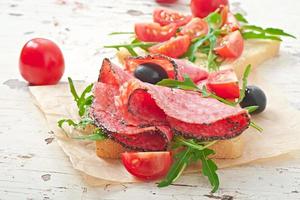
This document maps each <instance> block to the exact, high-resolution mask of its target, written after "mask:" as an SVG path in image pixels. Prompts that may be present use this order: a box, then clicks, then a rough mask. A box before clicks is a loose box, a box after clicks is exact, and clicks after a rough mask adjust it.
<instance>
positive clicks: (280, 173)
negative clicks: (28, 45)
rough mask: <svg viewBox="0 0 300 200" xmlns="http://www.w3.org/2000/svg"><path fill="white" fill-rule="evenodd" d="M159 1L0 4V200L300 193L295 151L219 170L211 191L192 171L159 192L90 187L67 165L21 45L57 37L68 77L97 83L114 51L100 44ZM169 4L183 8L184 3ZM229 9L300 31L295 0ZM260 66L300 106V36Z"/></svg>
mask: <svg viewBox="0 0 300 200" xmlns="http://www.w3.org/2000/svg"><path fill="white" fill-rule="evenodd" d="M156 6H157V4H156V3H155V2H154V0H143V1H142V0H141V1H138V0H115V1H111V0H106V1H104V0H86V1H84V0H81V1H74V0H72V1H71V0H44V1H34V0H1V1H0V27H1V28H0V30H1V31H0V83H1V85H0V94H1V95H0V199H28V200H29V199H44V200H47V199H74V200H75V199H107V200H108V199H136V198H139V199H145V200H146V199H185V200H187V199H222V200H225V199H300V151H299V152H294V153H293V154H291V155H287V156H282V157H280V158H276V159H272V160H269V161H264V162H260V163H256V164H251V165H246V166H241V167H235V168H231V169H224V170H220V171H219V174H220V179H221V188H220V190H219V191H218V192H217V193H216V194H214V196H211V195H210V194H209V191H210V187H209V185H208V182H207V181H206V179H205V178H202V177H199V176H195V175H193V174H192V175H187V176H184V177H182V178H181V179H180V180H179V181H178V182H177V185H173V186H170V187H168V188H164V189H159V188H157V187H156V185H155V184H153V183H144V184H124V185H115V186H113V185H107V186H105V187H90V186H88V185H87V184H86V183H85V182H84V181H83V179H82V178H81V176H80V173H79V172H78V171H76V170H74V169H73V168H72V166H71V164H70V162H69V160H68V158H67V157H66V156H65V154H64V153H63V152H62V151H61V149H60V148H59V146H58V145H57V143H56V142H55V139H54V140H53V134H51V131H50V130H49V129H48V128H47V127H46V122H45V120H44V118H43V116H42V114H41V112H40V111H39V110H38V109H37V107H36V106H35V105H34V104H33V103H32V100H31V97H30V94H29V92H28V88H27V85H26V83H25V82H24V81H23V80H22V78H21V76H20V75H19V72H18V57H19V53H20V50H21V47H22V45H23V44H24V43H25V42H26V41H27V40H29V39H31V38H33V37H45V38H49V39H52V40H54V41H56V42H57V43H58V44H59V46H60V47H61V48H62V50H63V53H64V56H65V61H66V71H65V76H64V80H65V79H66V77H67V76H71V77H72V78H73V79H80V80H88V81H93V80H95V79H96V76H97V73H96V72H97V71H98V68H99V66H100V63H101V61H102V58H103V57H113V55H114V53H113V52H114V51H113V50H105V49H102V48H101V47H102V46H103V45H104V44H113V43H117V42H120V41H121V40H123V39H124V38H123V37H119V36H115V37H109V36H107V34H108V33H109V32H112V31H131V30H132V27H133V24H134V22H138V21H144V20H148V21H150V20H151V12H152V10H153V8H154V7H156ZM174 7H176V9H179V10H182V11H186V12H188V11H189V7H188V1H179V2H178V4H177V5H174ZM231 8H232V9H233V10H234V11H239V12H243V13H244V14H247V17H248V19H249V21H250V22H252V23H253V24H259V25H262V26H273V27H281V28H283V29H285V30H286V31H287V32H291V33H293V34H294V35H296V36H298V38H299V37H300V26H299V23H300V13H299V12H300V1H296V0H285V1H279V0H277V1H274V0H263V1H262V0H243V1H242V0H235V1H231ZM262 67H263V68H264V70H266V71H267V72H270V73H273V74H274V76H272V77H273V79H272V80H271V79H269V81H270V82H272V83H273V84H275V85H277V86H279V87H281V89H282V91H283V92H282V95H285V96H287V98H288V100H289V102H290V104H291V105H293V106H294V107H295V109H299V110H300V46H299V40H292V39H286V40H285V41H284V42H283V44H282V50H281V53H280V56H279V57H277V58H275V59H273V60H271V61H268V62H267V63H265V64H264V65H263V66H262ZM278 109H284V105H282V108H278ZM291 117H292V116H291ZM299 123H300V122H299ZM99 170H101V169H99Z"/></svg>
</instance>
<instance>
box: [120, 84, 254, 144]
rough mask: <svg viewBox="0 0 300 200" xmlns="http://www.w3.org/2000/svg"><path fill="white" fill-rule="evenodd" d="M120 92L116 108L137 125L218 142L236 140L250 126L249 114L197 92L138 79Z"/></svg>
mask: <svg viewBox="0 0 300 200" xmlns="http://www.w3.org/2000/svg"><path fill="white" fill-rule="evenodd" d="M120 91H121V92H120V96H119V97H117V98H115V101H116V105H117V107H118V108H119V109H120V111H121V112H122V113H123V117H124V118H125V119H126V120H128V121H129V122H130V123H132V124H135V125H136V124H137V123H140V124H142V125H146V124H147V125H162V124H168V125H169V126H170V127H171V128H172V129H173V130H174V131H175V132H176V133H178V134H181V135H184V136H187V137H191V138H196V139H199V140H215V139H228V138H232V137H235V136H237V135H239V134H241V133H242V132H243V131H244V130H245V129H246V128H248V126H249V123H250V118H249V115H248V113H247V111H246V110H244V109H241V108H239V107H232V106H228V105H225V104H223V103H221V102H219V101H217V100H216V99H212V98H204V97H202V96H201V95H200V94H199V93H197V92H192V91H184V90H179V89H171V88H167V87H161V86H156V85H151V84H148V83H143V82H141V81H138V80H135V79H132V80H130V81H128V82H127V83H125V84H124V85H123V86H122V87H121V88H120ZM144 99H147V100H146V101H145V100H144ZM153 108H154V109H153Z"/></svg>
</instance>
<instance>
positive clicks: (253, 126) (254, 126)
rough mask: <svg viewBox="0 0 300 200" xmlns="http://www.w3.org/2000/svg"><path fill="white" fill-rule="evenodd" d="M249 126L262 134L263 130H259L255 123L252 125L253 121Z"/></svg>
mask: <svg viewBox="0 0 300 200" xmlns="http://www.w3.org/2000/svg"><path fill="white" fill-rule="evenodd" d="M250 126H251V127H252V128H255V129H256V130H257V131H259V132H263V130H264V129H263V128H261V127H260V126H259V125H257V124H256V123H254V122H253V121H251V122H250Z"/></svg>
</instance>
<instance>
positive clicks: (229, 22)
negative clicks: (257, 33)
mask: <svg viewBox="0 0 300 200" xmlns="http://www.w3.org/2000/svg"><path fill="white" fill-rule="evenodd" d="M221 16H222V22H223V24H222V30H226V31H227V32H233V31H236V30H239V29H240V28H241V26H240V24H239V22H238V20H237V19H236V18H235V16H234V14H232V13H231V12H230V11H229V8H228V6H224V7H222V9H221Z"/></svg>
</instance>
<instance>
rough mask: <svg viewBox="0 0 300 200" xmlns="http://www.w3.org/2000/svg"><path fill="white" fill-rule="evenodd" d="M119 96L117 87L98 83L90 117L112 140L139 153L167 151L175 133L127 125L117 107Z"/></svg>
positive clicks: (162, 127) (155, 127)
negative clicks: (115, 102) (115, 101)
mask: <svg viewBox="0 0 300 200" xmlns="http://www.w3.org/2000/svg"><path fill="white" fill-rule="evenodd" d="M116 95H119V90H118V88H117V86H113V85H108V84H104V83H101V82H99V83H96V85H95V87H94V96H95V98H94V102H93V104H92V106H91V109H90V116H91V118H93V119H94V121H95V124H96V125H97V126H98V127H100V128H101V129H102V130H103V131H104V132H105V133H106V134H107V135H108V136H109V137H110V138H112V139H114V140H115V141H117V142H119V143H120V144H122V145H123V146H125V147H127V148H131V149H135V150H139V151H163V150H166V149H167V146H168V143H169V142H170V141H171V139H172V137H173V133H172V131H171V129H170V128H169V127H168V126H148V127H137V126H130V125H127V123H126V121H124V119H123V117H122V113H120V112H119V110H118V109H117V108H116V107H115V104H114V97H115V96H116Z"/></svg>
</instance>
